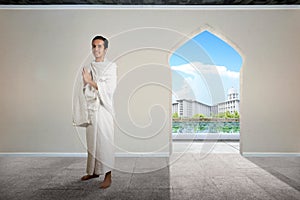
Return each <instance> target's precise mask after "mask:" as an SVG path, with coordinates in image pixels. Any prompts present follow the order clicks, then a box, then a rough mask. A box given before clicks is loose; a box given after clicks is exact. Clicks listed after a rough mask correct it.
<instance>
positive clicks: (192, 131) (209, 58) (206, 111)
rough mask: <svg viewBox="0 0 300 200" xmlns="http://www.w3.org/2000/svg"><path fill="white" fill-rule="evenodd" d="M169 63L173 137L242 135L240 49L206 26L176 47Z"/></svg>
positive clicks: (235, 137)
mask: <svg viewBox="0 0 300 200" xmlns="http://www.w3.org/2000/svg"><path fill="white" fill-rule="evenodd" d="M169 64H170V66H171V70H172V90H173V95H172V118H173V123H172V132H173V139H174V138H183V139H185V138H188V137H192V138H199V139H206V137H205V135H206V136H207V134H214V135H218V136H222V139H239V130H240V129H239V104H240V99H239V97H240V69H241V67H242V57H241V56H240V55H239V53H238V52H237V51H236V50H235V49H234V48H233V47H231V46H230V45H229V44H228V43H226V42H225V41H223V40H222V39H220V38H219V37H217V36H216V35H214V34H212V33H211V32H209V31H207V30H206V31H203V32H201V33H199V34H198V35H196V36H195V37H193V38H191V39H190V40H188V41H187V42H185V43H184V44H183V45H182V46H180V47H179V48H178V49H176V50H175V51H174V53H173V54H172V55H171V56H170V59H169Z"/></svg>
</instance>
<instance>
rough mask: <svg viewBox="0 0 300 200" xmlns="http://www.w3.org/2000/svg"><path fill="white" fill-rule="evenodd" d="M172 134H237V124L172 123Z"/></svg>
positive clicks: (238, 130)
mask: <svg viewBox="0 0 300 200" xmlns="http://www.w3.org/2000/svg"><path fill="white" fill-rule="evenodd" d="M172 132H173V133H239V132H240V123H239V122H173V123H172Z"/></svg>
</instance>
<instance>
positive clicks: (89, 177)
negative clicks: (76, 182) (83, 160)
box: [81, 174, 99, 181]
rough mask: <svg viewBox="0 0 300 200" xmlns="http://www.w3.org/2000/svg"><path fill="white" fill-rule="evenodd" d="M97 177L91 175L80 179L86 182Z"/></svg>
mask: <svg viewBox="0 0 300 200" xmlns="http://www.w3.org/2000/svg"><path fill="white" fill-rule="evenodd" d="M97 177H99V175H96V174H93V175H85V176H83V177H81V180H82V181H86V180H89V179H92V178H97Z"/></svg>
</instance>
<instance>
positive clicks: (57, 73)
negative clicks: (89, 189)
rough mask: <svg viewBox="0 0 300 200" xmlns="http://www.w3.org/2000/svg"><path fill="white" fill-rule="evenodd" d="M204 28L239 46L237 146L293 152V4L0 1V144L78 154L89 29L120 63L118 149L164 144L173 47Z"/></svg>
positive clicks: (297, 22)
mask: <svg viewBox="0 0 300 200" xmlns="http://www.w3.org/2000/svg"><path fill="white" fill-rule="evenodd" d="M207 26H209V27H211V28H212V29H213V30H214V31H215V32H216V33H218V34H219V35H223V36H224V38H226V39H228V40H230V41H231V42H232V44H235V45H236V47H237V48H238V49H239V51H240V52H241V53H242V55H243V58H244V63H243V67H242V73H241V80H242V84H241V105H240V110H241V149H240V151H241V153H247V152H248V153H249V152H281V153H287V152H294V153H297V152H300V142H299V141H300V134H299V132H300V126H298V123H297V119H298V113H300V105H299V103H298V99H299V97H300V94H299V92H298V91H299V89H298V88H297V87H298V85H300V79H299V78H298V75H299V74H300V68H299V67H298V65H299V63H300V57H299V52H300V41H299V39H298V36H299V35H300V10H299V9H251V8H249V9H245V8H243V9H226V8H223V9H221V8H219V9H205V8H194V9H185V10H184V9H179V8H178V9H171V8H170V9H155V8H153V9H141V8H140V9H113V8H109V9H108V8H107V9H104V8H102V9H101V8H97V9H96V8H95V9H82V10H79V9H57V10H55V9H1V10H0V27H1V32H0V43H1V48H0V52H1V53H0V66H1V67H0V74H1V75H2V76H1V80H0V81H1V84H0V89H1V92H2V94H1V100H0V101H1V102H0V110H1V116H0V123H1V126H0V152H86V148H85V134H84V129H82V128H81V129H75V128H74V127H73V126H72V90H73V83H74V80H75V77H76V75H77V72H78V69H79V67H80V66H81V65H83V64H84V63H86V62H88V61H89V58H90V42H91V39H92V38H93V37H94V36H95V35H96V34H101V35H104V36H106V37H108V38H109V40H110V47H109V51H108V55H107V56H108V58H109V59H110V60H113V61H115V62H116V63H117V65H118V81H119V82H118V87H117V90H116V93H115V105H116V111H117V118H116V121H115V122H116V123H115V124H116V125H115V128H116V131H115V143H116V148H117V152H119V153H121V152H123V153H126V152H148V153H160V154H166V155H167V154H168V153H169V152H170V151H171V145H170V144H171V130H172V129H171V88H172V86H171V72H170V68H169V67H168V57H169V55H170V53H172V52H171V50H173V48H174V47H175V46H176V45H177V44H178V43H180V41H182V40H185V39H186V38H187V37H191V36H192V35H194V33H195V32H200V31H203V30H204V29H205V27H207Z"/></svg>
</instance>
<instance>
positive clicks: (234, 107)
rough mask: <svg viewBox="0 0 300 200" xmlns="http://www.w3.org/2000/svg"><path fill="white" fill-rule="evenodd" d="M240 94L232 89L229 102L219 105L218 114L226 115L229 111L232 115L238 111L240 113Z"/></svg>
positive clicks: (228, 97)
mask: <svg viewBox="0 0 300 200" xmlns="http://www.w3.org/2000/svg"><path fill="white" fill-rule="evenodd" d="M238 98H239V94H238V93H237V92H236V91H235V89H234V88H230V89H229V90H228V96H227V101H225V102H222V103H219V104H218V113H225V112H227V111H229V112H230V113H234V111H237V112H238V113H239V111H240V108H239V105H240V100H239V99H238Z"/></svg>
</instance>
